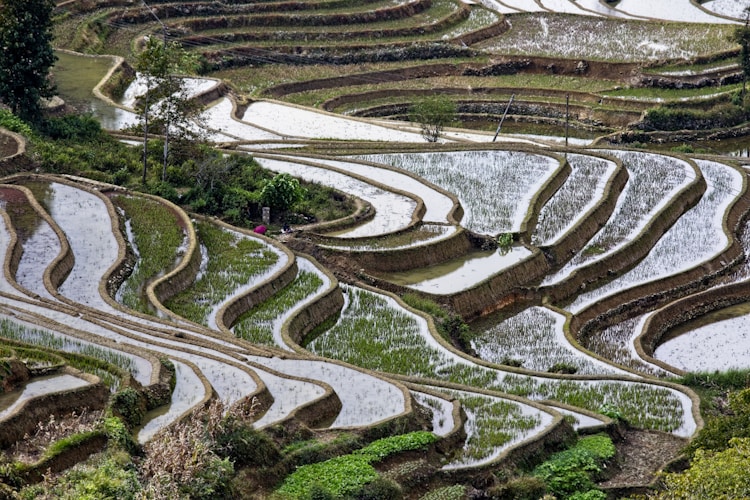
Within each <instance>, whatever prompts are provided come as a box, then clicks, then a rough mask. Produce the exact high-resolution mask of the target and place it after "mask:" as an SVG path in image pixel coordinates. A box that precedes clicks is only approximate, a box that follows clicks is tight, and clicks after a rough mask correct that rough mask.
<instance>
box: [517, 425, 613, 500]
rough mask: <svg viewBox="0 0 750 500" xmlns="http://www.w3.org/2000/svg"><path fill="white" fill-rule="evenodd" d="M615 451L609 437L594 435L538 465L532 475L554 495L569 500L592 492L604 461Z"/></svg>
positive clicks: (582, 439)
mask: <svg viewBox="0 0 750 500" xmlns="http://www.w3.org/2000/svg"><path fill="white" fill-rule="evenodd" d="M615 453H616V449H615V447H614V445H613V444H612V440H611V439H610V438H609V436H606V435H604V434H596V435H594V436H587V437H584V438H581V439H580V440H579V441H578V442H577V443H576V444H575V445H574V446H573V447H572V448H569V449H567V450H564V451H561V452H558V453H555V454H554V455H552V456H551V457H550V458H549V459H548V460H547V461H545V462H544V463H542V464H540V465H538V466H537V467H536V468H535V469H534V471H533V472H532V475H533V476H535V477H537V478H539V479H541V480H542V481H544V483H545V484H546V485H547V489H548V490H549V491H550V492H551V493H553V494H554V495H556V496H558V497H562V498H570V497H571V496H572V495H574V494H583V493H587V492H588V491H590V490H594V489H595V484H594V481H595V480H597V479H599V477H600V474H601V473H602V471H603V468H604V466H605V464H606V461H607V460H609V459H611V458H612V457H614V456H615Z"/></svg>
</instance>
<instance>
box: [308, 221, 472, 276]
mask: <svg viewBox="0 0 750 500" xmlns="http://www.w3.org/2000/svg"><path fill="white" fill-rule="evenodd" d="M475 241H476V240H475V238H474V237H473V236H472V235H471V234H470V233H469V231H466V230H465V229H463V228H459V229H458V230H457V231H456V233H455V234H454V235H453V236H451V237H449V238H444V239H441V240H438V241H436V242H434V243H430V244H429V245H419V246H414V247H408V248H401V249H398V250H368V251H361V252H360V251H345V250H335V249H330V248H322V249H320V252H322V253H323V254H325V255H327V256H329V257H330V258H336V256H337V255H339V256H341V255H345V256H346V258H347V260H349V261H350V262H351V263H352V265H353V266H354V267H356V268H359V269H362V270H363V271H365V272H367V273H391V272H399V271H408V270H410V269H415V268H420V267H427V266H430V265H434V264H439V263H441V262H445V261H447V260H450V259H454V258H456V257H460V256H461V255H465V254H466V253H467V252H469V251H471V250H472V249H473V248H475V246H476V245H475Z"/></svg>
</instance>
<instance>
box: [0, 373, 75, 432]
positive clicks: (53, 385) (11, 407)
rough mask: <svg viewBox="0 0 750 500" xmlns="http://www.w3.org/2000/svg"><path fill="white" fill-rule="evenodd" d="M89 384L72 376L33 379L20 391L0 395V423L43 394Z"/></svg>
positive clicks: (47, 376)
mask: <svg viewBox="0 0 750 500" xmlns="http://www.w3.org/2000/svg"><path fill="white" fill-rule="evenodd" d="M89 384H90V382H88V381H86V380H84V379H82V378H80V377H76V376H74V375H67V374H63V375H46V376H43V377H35V378H34V379H33V380H32V381H30V382H28V383H27V384H26V385H24V387H23V388H22V389H19V390H17V391H13V392H11V393H8V394H2V395H0V421H2V419H4V418H7V417H8V416H9V415H11V414H12V413H13V412H15V411H16V409H18V408H19V407H20V406H21V405H23V404H25V403H26V402H28V401H30V400H32V399H34V398H36V397H39V396H43V395H45V394H51V393H55V392H65V391H69V390H72V389H78V388H79V387H85V386H87V385H89Z"/></svg>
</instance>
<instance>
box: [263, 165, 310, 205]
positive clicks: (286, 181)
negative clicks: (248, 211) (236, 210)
mask: <svg viewBox="0 0 750 500" xmlns="http://www.w3.org/2000/svg"><path fill="white" fill-rule="evenodd" d="M304 197H305V190H304V188H302V186H300V183H299V180H298V179H295V178H294V177H292V176H291V175H289V174H287V173H281V174H277V175H275V176H274V177H273V179H271V180H270V181H268V182H266V184H265V185H264V186H263V189H262V190H261V192H260V202H261V203H262V204H263V205H264V206H267V207H271V209H272V210H278V211H280V212H285V211H286V210H288V209H289V208H291V207H292V205H294V204H295V203H297V202H298V201H300V200H302V199H303V198H304Z"/></svg>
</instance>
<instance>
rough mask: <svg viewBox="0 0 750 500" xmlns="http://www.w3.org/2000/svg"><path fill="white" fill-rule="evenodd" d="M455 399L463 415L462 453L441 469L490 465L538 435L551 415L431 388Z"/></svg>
mask: <svg viewBox="0 0 750 500" xmlns="http://www.w3.org/2000/svg"><path fill="white" fill-rule="evenodd" d="M431 389H433V390H437V391H439V392H443V393H445V394H448V395H449V396H451V397H454V398H456V399H458V400H459V401H460V402H461V406H462V407H463V408H464V410H465V411H466V416H467V420H466V423H465V424H464V429H465V430H466V441H465V442H464V447H463V450H461V453H459V455H458V456H457V457H455V458H454V459H453V460H452V461H450V462H448V463H447V464H445V465H444V466H443V468H444V469H459V468H462V467H476V466H478V465H482V464H486V463H490V462H492V461H493V460H495V459H497V457H498V456H500V454H501V453H502V452H503V451H504V450H506V449H508V448H509V447H510V446H512V445H514V444H516V443H518V442H520V441H523V439H524V438H527V437H529V436H531V435H533V434H536V433H539V432H541V431H542V430H543V429H544V428H545V427H547V426H548V425H550V424H551V423H552V415H551V414H550V413H548V412H545V411H542V410H540V409H539V408H536V407H534V406H531V405H529V404H525V403H521V402H519V401H515V400H512V399H508V398H501V397H498V396H491V395H488V394H482V393H478V392H468V391H457V390H451V389H445V388H437V387H432V388H431Z"/></svg>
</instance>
